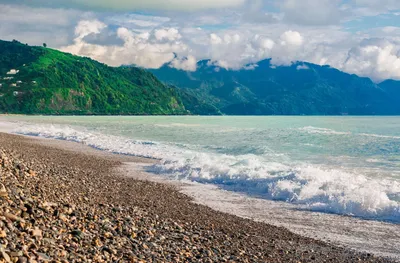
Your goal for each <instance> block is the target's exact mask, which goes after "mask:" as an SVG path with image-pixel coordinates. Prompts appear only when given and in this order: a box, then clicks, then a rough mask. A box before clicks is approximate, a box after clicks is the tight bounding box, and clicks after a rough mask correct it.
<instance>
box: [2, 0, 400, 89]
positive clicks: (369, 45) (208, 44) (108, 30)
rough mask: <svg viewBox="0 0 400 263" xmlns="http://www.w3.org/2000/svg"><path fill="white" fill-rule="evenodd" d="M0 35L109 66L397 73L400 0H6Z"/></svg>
mask: <svg viewBox="0 0 400 263" xmlns="http://www.w3.org/2000/svg"><path fill="white" fill-rule="evenodd" d="M0 38H1V39H5V40H11V39H17V40H20V41H22V42H26V43H29V44H33V45H41V44H42V43H43V42H46V43H47V44H48V46H49V47H52V48H56V49H60V50H63V51H67V52H71V53H74V54H77V55H83V56H89V57H92V58H94V59H97V60H99V61H102V62H104V63H107V64H109V65H112V66H119V65H122V64H135V65H139V66H142V67H147V68H157V67H160V66H161V65H163V64H165V63H170V64H171V65H172V66H174V67H176V68H180V69H184V70H195V69H196V61H198V60H201V59H211V60H212V61H213V62H214V63H215V64H216V65H219V66H221V67H225V68H231V69H238V68H241V67H243V66H244V65H246V64H249V63H255V62H257V61H259V60H262V59H266V58H272V62H273V63H274V64H276V65H288V64H290V63H292V62H294V61H307V62H312V63H316V64H321V65H331V66H332V67H336V68H338V69H340V70H343V71H346V72H349V73H355V74H358V75H360V76H367V77H370V78H372V79H374V80H375V81H377V82H378V81H381V80H384V79H388V78H392V79H400V1H397V0H381V1H376V0H218V1H215V0H168V1H166V0H146V1H143V0H113V1H106V0H74V1H69V0H52V1H47V0H35V1H32V0H12V1H11V0H1V1H0Z"/></svg>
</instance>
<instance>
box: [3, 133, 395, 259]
mask: <svg viewBox="0 0 400 263" xmlns="http://www.w3.org/2000/svg"><path fill="white" fill-rule="evenodd" d="M0 150H1V151H2V152H1V158H0V160H1V162H0V167H1V170H0V174H1V182H2V183H3V185H4V189H2V191H0V196H2V211H3V216H2V217H0V227H1V230H0V243H1V244H2V246H1V247H0V255H2V257H3V262H45V261H51V262H393V261H390V260H389V259H385V258H379V257H375V256H373V255H370V254H361V253H357V252H353V251H350V250H347V249H345V248H339V247H335V246H332V245H329V244H326V243H324V242H321V241H316V240H313V239H310V238H305V237H302V236H299V235H296V234H293V233H291V232H290V231H288V230H286V229H284V228H278V227H274V226H270V225H267V224H264V223H256V222H254V221H251V220H247V219H243V218H239V217H236V216H232V215H228V214H224V213H220V212H216V211H214V210H212V209H210V208H208V207H206V206H202V205H198V204H194V203H193V202H192V200H191V199H190V198H189V197H187V196H186V195H184V194H182V193H179V191H177V189H176V188H175V187H174V186H171V185H168V184H162V183H157V182H149V181H145V180H140V179H141V178H142V177H141V175H140V171H138V172H137V173H138V174H135V176H133V177H134V178H132V177H126V176H122V174H121V173H119V172H117V170H118V169H117V168H118V167H120V166H121V165H123V163H124V162H139V163H147V164H151V163H152V162H154V161H153V160H148V159H142V158H134V157H129V156H121V155H113V154H109V153H104V152H100V151H96V150H94V149H91V148H89V147H86V146H84V145H80V144H76V143H68V142H59V141H54V140H38V139H34V138H27V137H22V136H15V135H8V134H0ZM144 178H145V177H144Z"/></svg>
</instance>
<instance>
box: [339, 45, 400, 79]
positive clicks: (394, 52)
mask: <svg viewBox="0 0 400 263" xmlns="http://www.w3.org/2000/svg"><path fill="white" fill-rule="evenodd" d="M343 69H344V70H345V71H347V72H352V73H355V74H358V75H361V76H367V77H371V78H372V79H374V80H375V81H381V80H384V79H400V42H393V41H389V40H386V39H368V40H364V41H363V42H362V43H361V44H360V45H359V46H357V47H354V48H353V49H351V50H350V52H349V54H348V58H347V60H346V62H345V63H344V66H343Z"/></svg>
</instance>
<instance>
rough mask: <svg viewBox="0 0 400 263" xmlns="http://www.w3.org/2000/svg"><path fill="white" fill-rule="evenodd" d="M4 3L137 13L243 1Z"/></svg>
mask: <svg viewBox="0 0 400 263" xmlns="http://www.w3.org/2000/svg"><path fill="white" fill-rule="evenodd" d="M3 1H4V2H5V3H19V4H25V5H35V6H50V7H67V8H82V9H89V10H108V11H109V10H114V11H124V12H126V11H137V10H143V9H154V10H188V11H193V10H199V9H210V8H226V7H237V6H240V5H242V4H244V3H245V0H218V1H215V0H168V1H166V0H145V1H144V0H113V1H110V0H74V1H70V0H52V1H47V0H35V1H31V0H3Z"/></svg>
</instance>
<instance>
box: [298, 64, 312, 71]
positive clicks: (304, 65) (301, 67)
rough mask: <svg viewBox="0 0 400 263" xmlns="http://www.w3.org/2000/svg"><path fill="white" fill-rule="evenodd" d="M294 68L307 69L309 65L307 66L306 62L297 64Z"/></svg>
mask: <svg viewBox="0 0 400 263" xmlns="http://www.w3.org/2000/svg"><path fill="white" fill-rule="evenodd" d="M296 69H297V70H308V69H310V67H309V66H307V65H306V64H302V65H298V66H297V67H296Z"/></svg>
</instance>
